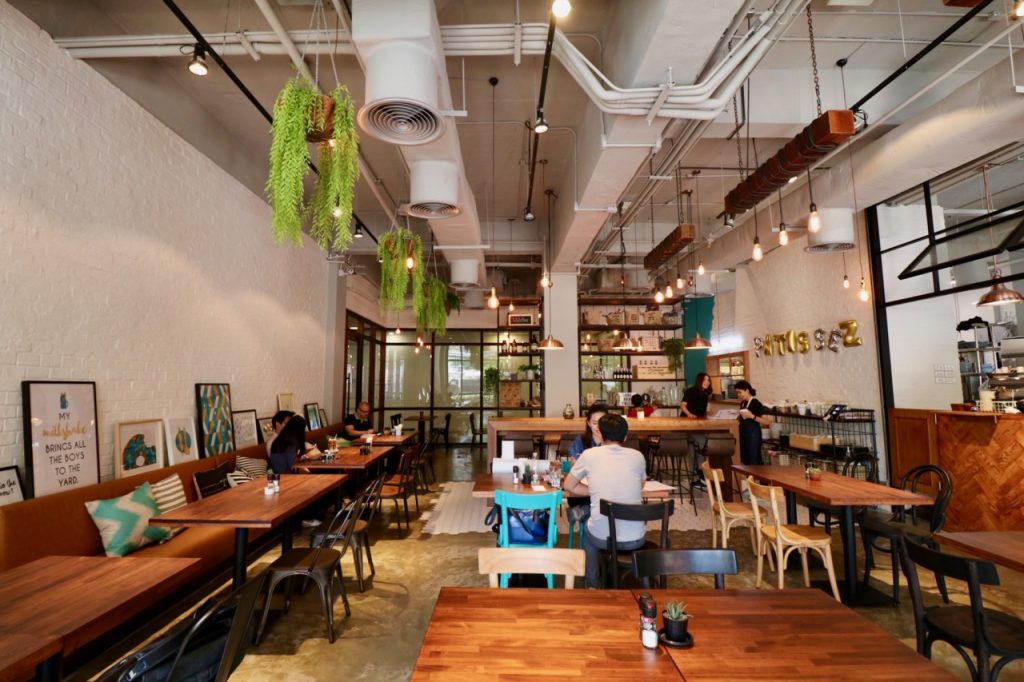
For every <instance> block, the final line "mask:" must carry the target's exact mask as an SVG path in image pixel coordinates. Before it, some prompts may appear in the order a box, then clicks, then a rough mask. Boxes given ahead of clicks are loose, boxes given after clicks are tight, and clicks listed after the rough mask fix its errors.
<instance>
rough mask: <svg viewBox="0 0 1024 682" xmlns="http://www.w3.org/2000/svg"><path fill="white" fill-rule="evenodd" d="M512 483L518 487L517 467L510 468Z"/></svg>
mask: <svg viewBox="0 0 1024 682" xmlns="http://www.w3.org/2000/svg"><path fill="white" fill-rule="evenodd" d="M512 483H513V485H519V467H518V466H514V467H512Z"/></svg>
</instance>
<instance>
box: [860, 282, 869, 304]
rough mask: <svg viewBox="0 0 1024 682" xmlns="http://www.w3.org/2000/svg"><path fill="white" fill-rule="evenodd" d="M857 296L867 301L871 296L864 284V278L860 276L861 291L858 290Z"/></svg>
mask: <svg viewBox="0 0 1024 682" xmlns="http://www.w3.org/2000/svg"><path fill="white" fill-rule="evenodd" d="M857 298H859V299H860V300H862V301H864V302H865V303H867V301H868V299H869V298H870V296H869V295H868V289H867V286H866V285H865V284H864V278H863V277H861V278H860V291H859V292H857Z"/></svg>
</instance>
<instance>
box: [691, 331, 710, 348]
mask: <svg viewBox="0 0 1024 682" xmlns="http://www.w3.org/2000/svg"><path fill="white" fill-rule="evenodd" d="M685 348H686V350H701V349H709V348H711V342H710V341H708V340H707V339H705V338H704V337H703V336H701V335H700V332H697V335H696V336H694V337H693V338H692V339H690V340H689V341H687V342H686V346H685Z"/></svg>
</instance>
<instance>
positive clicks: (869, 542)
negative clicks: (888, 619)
mask: <svg viewBox="0 0 1024 682" xmlns="http://www.w3.org/2000/svg"><path fill="white" fill-rule="evenodd" d="M930 477H934V479H935V489H936V495H935V504H933V505H922V506H917V507H910V508H909V509H907V508H905V507H895V508H894V509H893V512H892V513H888V512H881V511H867V512H864V513H863V514H862V515H861V522H860V535H861V540H862V542H863V544H864V585H865V586H867V584H868V581H869V580H870V579H871V569H872V568H874V565H875V555H874V553H875V551H879V552H886V553H888V554H890V555H891V556H892V602H893V604H899V603H900V557H899V552H898V551H897V550H896V549H895V547H896V540H897V538H899V536H900V534H901V533H906V534H907V536H909V537H910V538H911V539H912V540H914V541H916V542H922V543H924V544H927V545H930V546H932V547H935V546H936V545H935V543H934V541H933V540H932V539H931V538H932V534H933V533H937V532H938V531H940V530H942V524H943V523H944V522H945V520H946V508H947V507H948V506H949V500H950V498H951V497H952V496H953V479H951V478H950V476H949V473H947V472H946V470H945V469H943V468H942V467H939V466H935V465H934V464H922V465H920V466H917V467H914V468H913V469H911V470H910V471H908V472H907V473H906V474H904V475H903V478H902V480H900V488H902V489H903V490H910V491H911V492H915V493H916V492H919V491H918V488H919V487H922V486H923V485H927V484H926V483H924V481H925V480H926V479H927V478H930ZM879 541H885V542H888V546H886V545H879V544H878V542H879ZM936 581H937V582H938V585H939V591H940V592H941V593H942V598H943V599H944V600H945V601H946V602H947V603H949V594H948V593H947V592H946V584H945V581H944V580H943V579H942V576H940V575H937V576H936Z"/></svg>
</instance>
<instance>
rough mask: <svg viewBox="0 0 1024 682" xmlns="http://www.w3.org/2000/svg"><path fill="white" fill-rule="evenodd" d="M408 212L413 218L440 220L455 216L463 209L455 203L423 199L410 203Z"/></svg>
mask: <svg viewBox="0 0 1024 682" xmlns="http://www.w3.org/2000/svg"><path fill="white" fill-rule="evenodd" d="M406 212H407V213H408V214H409V215H411V216H412V217H413V218H424V219H425V220H438V219H443V218H454V217H455V216H457V215H459V213H461V212H462V210H461V209H460V208H459V207H458V206H455V205H453V204H447V203H444V202H440V201H423V202H419V203H415V204H409V206H408V208H407V209H406Z"/></svg>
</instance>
